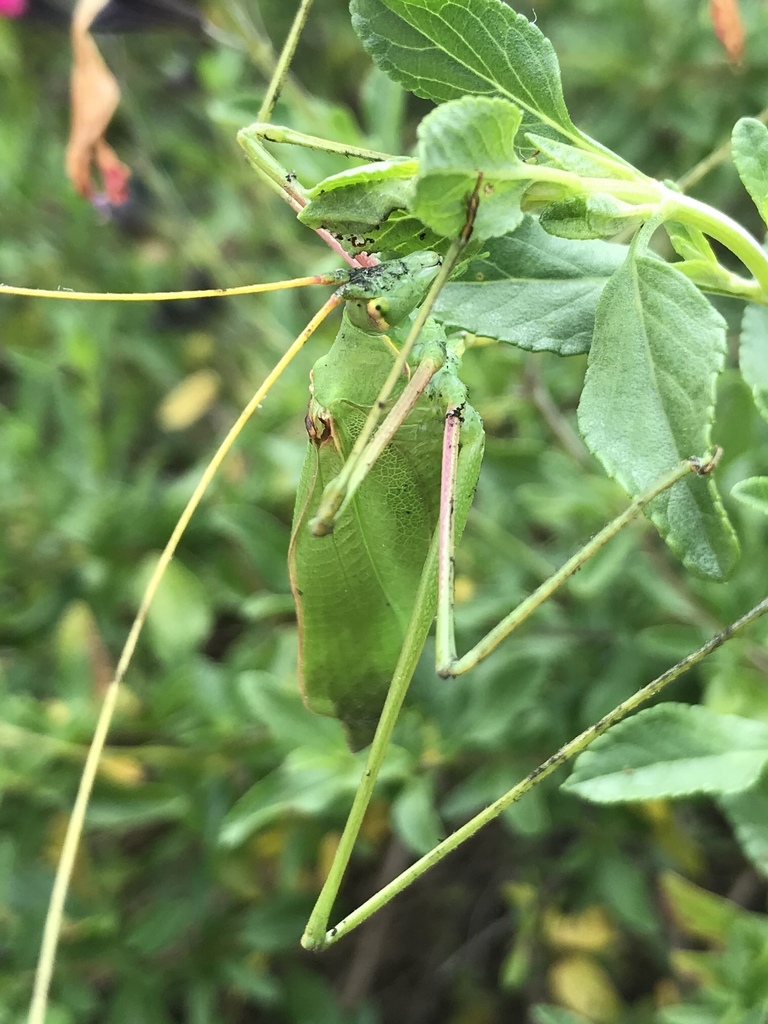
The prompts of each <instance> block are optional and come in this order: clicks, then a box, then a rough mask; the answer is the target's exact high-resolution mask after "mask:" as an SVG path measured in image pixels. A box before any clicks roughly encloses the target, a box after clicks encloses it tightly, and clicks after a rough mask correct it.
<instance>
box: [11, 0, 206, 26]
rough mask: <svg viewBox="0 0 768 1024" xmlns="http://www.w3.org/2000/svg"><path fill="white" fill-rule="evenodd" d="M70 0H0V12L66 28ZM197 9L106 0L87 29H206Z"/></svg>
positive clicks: (175, 0)
mask: <svg viewBox="0 0 768 1024" xmlns="http://www.w3.org/2000/svg"><path fill="white" fill-rule="evenodd" d="M72 8H73V4H71V3H69V4H67V3H64V2H62V3H56V2H55V0H0V16H2V17H4V18H19V19H23V20H24V21H29V22H33V23H36V24H39V25H48V26H50V27H51V28H61V29H66V28H69V24H70V21H71V18H72ZM209 28H210V26H209V23H208V20H207V19H206V18H204V17H203V15H202V14H201V13H200V11H199V10H198V9H197V8H196V7H194V6H193V5H192V4H188V3H185V2H184V0H109V2H108V3H107V5H106V6H105V7H104V8H103V9H102V10H101V11H99V13H98V14H97V15H96V17H95V18H94V20H93V22H92V23H91V32H97V33H98V32H104V33H112V32H114V33H123V32H152V31H154V30H155V29H183V30H185V31H188V32H202V33H207V32H208V31H209Z"/></svg>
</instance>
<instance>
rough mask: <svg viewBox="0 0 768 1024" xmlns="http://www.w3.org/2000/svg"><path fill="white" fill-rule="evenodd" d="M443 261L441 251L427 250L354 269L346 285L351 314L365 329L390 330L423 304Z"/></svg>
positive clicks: (370, 330) (356, 323) (373, 330)
mask: <svg viewBox="0 0 768 1024" xmlns="http://www.w3.org/2000/svg"><path fill="white" fill-rule="evenodd" d="M441 263H442V257H441V256H440V255H439V253H436V252H428V251H424V252H414V253H411V254H410V256H405V257H404V258H403V259H399V260H389V261H388V262H386V263H379V264H378V266H376V267H364V268H363V269H361V270H353V271H351V273H350V275H349V282H348V283H347V284H346V285H344V286H343V294H344V298H345V299H346V300H347V316H348V317H349V319H350V321H351V322H352V323H353V324H354V326H355V327H357V328H359V329H360V330H362V331H369V332H375V333H377V334H384V333H386V332H387V331H388V330H390V329H391V328H392V327H396V326H397V325H398V324H399V323H402V322H403V320H405V318H406V317H407V316H408V315H409V314H410V313H412V312H413V310H414V309H416V307H417V306H418V305H420V304H421V302H422V301H423V299H424V296H425V295H426V294H427V291H428V289H429V286H430V285H431V284H432V282H433V281H434V279H435V277H436V276H437V272H438V270H439V269H440V264H441Z"/></svg>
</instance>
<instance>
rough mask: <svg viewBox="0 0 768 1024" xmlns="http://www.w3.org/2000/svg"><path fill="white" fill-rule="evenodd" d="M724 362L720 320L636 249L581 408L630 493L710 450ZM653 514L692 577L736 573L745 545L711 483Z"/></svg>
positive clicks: (598, 320) (678, 494) (590, 441)
mask: <svg viewBox="0 0 768 1024" xmlns="http://www.w3.org/2000/svg"><path fill="white" fill-rule="evenodd" d="M724 357H725V323H724V321H723V319H722V317H721V316H720V314H719V313H717V312H716V311H715V310H714V309H713V308H712V306H711V305H710V304H709V302H707V300H706V299H705V298H704V297H703V296H702V295H701V294H700V292H699V291H698V290H697V289H696V288H695V287H694V285H693V284H691V283H690V281H688V280H687V278H685V277H684V276H683V275H682V274H680V273H678V271H676V270H675V269H674V267H672V266H670V265H669V264H667V263H664V262H662V261H661V260H659V259H657V258H656V257H654V256H652V255H649V254H648V255H647V254H644V253H643V252H642V251H641V252H639V253H638V251H637V249H636V248H633V249H631V250H630V254H629V256H628V257H627V259H626V261H625V262H624V264H623V265H622V266H621V267H620V268H619V270H617V271H616V273H615V274H614V276H613V277H612V278H611V280H610V281H609V282H608V284H607V285H606V287H605V289H604V291H603V294H602V296H601V297H600V301H599V303H598V307H597V313H596V316H595V333H594V338H593V341H592V347H591V349H590V353H589V367H588V369H587V377H586V381H585V384H584V391H583V393H582V397H581V402H580V403H579V425H580V428H581V432H582V434H583V436H584V439H585V441H586V442H587V445H588V447H589V448H590V450H591V451H592V452H593V454H594V455H596V456H597V458H598V459H599V460H600V462H601V463H602V464H603V466H604V467H605V469H606V470H607V472H608V473H609V474H610V475H611V476H613V477H614V478H615V479H616V480H618V481H619V483H620V484H621V485H622V487H624V489H625V490H626V491H627V492H628V493H629V494H631V495H633V496H637V495H639V494H641V493H642V492H643V491H644V490H645V489H646V488H648V487H650V486H651V485H652V484H653V483H654V481H656V480H658V479H659V478H660V477H661V476H662V475H663V474H664V473H666V472H668V470H669V469H670V468H671V467H672V466H674V465H675V464H676V463H679V462H681V461H682V460H683V459H686V458H688V457H689V456H691V455H695V454H699V453H704V452H707V451H709V450H710V449H711V447H712V440H711V428H712V422H713V418H714V406H715V384H716V381H717V376H718V374H719V373H720V371H721V369H722V367H723V361H724ZM649 515H650V518H651V519H652V520H653V522H654V524H655V526H656V528H657V529H658V530H659V532H660V533H661V534H662V536H663V537H664V539H665V540H666V541H667V543H668V544H669V546H670V547H671V548H672V550H673V551H674V552H675V553H676V554H677V555H678V557H679V558H680V559H681V560H682V561H683V563H684V564H685V565H686V566H687V567H688V568H689V569H691V570H692V571H693V572H696V573H697V574H699V575H702V576H705V577H711V578H714V579H722V578H724V577H726V576H727V575H728V574H729V573H730V572H731V571H732V569H733V566H734V564H735V562H736V559H737V557H738V545H737V541H736V537H735V535H734V533H733V529H732V527H731V525H730V523H729V522H728V519H727V517H726V514H725V511H724V509H723V507H722V503H721V501H720V498H719V497H718V494H717V491H716V489H715V486H714V482H713V480H712V479H711V478H710V477H705V478H701V477H696V478H691V477H688V478H687V479H685V480H684V481H682V482H680V483H678V484H677V485H676V486H675V487H673V488H671V490H669V491H666V492H665V493H664V494H662V495H660V496H659V497H658V498H656V499H655V500H654V501H653V502H652V503H651V505H650V506H649Z"/></svg>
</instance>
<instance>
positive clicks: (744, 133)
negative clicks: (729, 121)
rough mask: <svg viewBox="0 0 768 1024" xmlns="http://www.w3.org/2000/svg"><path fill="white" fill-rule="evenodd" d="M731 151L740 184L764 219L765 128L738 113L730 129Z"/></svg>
mask: <svg viewBox="0 0 768 1024" xmlns="http://www.w3.org/2000/svg"><path fill="white" fill-rule="evenodd" d="M731 153H732V154H733V162H734V163H735V164H736V170H737V171H738V172H739V177H740V178H741V181H742V184H743V185H744V188H745V189H746V190H747V192H749V194H750V196H751V197H752V202H753V203H754V204H755V206H756V207H757V211H758V213H759V214H760V216H761V217H762V218H763V220H764V221H765V222H766V223H768V128H766V126H765V125H764V124H763V122H762V121H758V120H757V118H755V117H742V118H741V119H740V120H739V121H737V122H736V124H735V126H734V129H733V134H732V136H731Z"/></svg>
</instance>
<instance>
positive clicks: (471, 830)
mask: <svg viewBox="0 0 768 1024" xmlns="http://www.w3.org/2000/svg"><path fill="white" fill-rule="evenodd" d="M766 612H768V597H766V598H764V599H763V600H762V601H760V602H759V604H756V605H755V607H754V608H752V609H751V610H750V611H748V612H747V613H746V614H745V615H743V616H742V617H741V618H740V619H737V620H736V622H733V623H731V625H730V626H727V627H726V629H724V630H723V632H722V633H718V634H717V636H714V637H712V638H711V639H710V640H708V641H707V642H706V643H705V644H703V645H702V646H701V647H699V649H698V650H696V651H694V652H693V653H692V654H689V655H688V656H687V657H685V658H683V659H682V661H679V662H678V663H677V664H676V665H674V666H673V667H672V668H670V669H668V670H667V671H666V672H664V673H662V675H660V676H657V678H656V679H654V680H653V681H652V682H650V683H648V685H647V686H644V687H643V688H642V689H641V690H638V691H637V693H635V694H633V696H632V697H630V698H629V699H628V700H625V701H622V703H621V704H619V705H618V706H617V707H615V708H614V709H613V711H611V712H610V714H607V715H606V716H605V717H604V718H601V719H600V720H599V721H598V722H595V724H594V725H591V726H590V727H589V728H588V729H585V730H584V732H582V733H581V734H580V735H578V736H577V737H576V738H575V739H573V740H571V742H570V743H566V744H565V746H563V747H561V748H560V750H558V751H557V753H556V754H553V755H552V757H550V758H548V759H547V760H546V761H544V762H543V763H542V764H540V765H539V767H538V768H535V769H534V770H533V771H532V772H531V773H530V775H527V776H526V777H525V778H524V779H523V780H522V782H519V783H518V784H517V785H516V786H513V787H512V789H510V790H509V791H508V792H507V793H505V794H504V796H502V797H500V798H499V799H498V800H496V801H495V802H494V803H492V804H491V805H490V806H489V807H486V808H485V810H484V811H481V812H480V814H477V815H475V817H474V818H472V819H471V820H470V821H468V822H467V823H466V825H463V826H462V827H461V828H459V829H457V830H456V831H455V832H454V833H453V834H452V835H450V836H448V838H447V839H445V840H443V842H442V843H440V844H439V846H436V847H435V848H434V850H431V851H430V852H429V853H427V854H426V855H425V856H423V857H422V858H421V859H420V860H418V861H416V863H415V864H413V865H411V867H410V868H408V869H407V870H406V871H404V872H403V873H402V874H401V875H398V877H397V878H395V879H394V880H393V881H392V882H390V883H389V885H386V886H385V887H384V888H383V889H381V890H380V891H379V892H377V893H376V895H375V896H372V897H371V899H369V900H367V901H366V902H365V903H363V904H362V905H361V906H360V907H358V908H357V910H355V911H353V912H352V913H351V914H350V915H349V916H348V917H345V918H344V919H343V920H341V921H340V922H339V924H337V925H336V927H335V928H331V930H330V931H329V932H328V934H327V935H326V939H325V943H324V946H330V945H331V944H332V943H334V942H338V940H339V939H341V938H342V937H343V936H345V935H347V934H348V933H349V932H351V931H352V930H353V929H354V928H356V927H357V926H358V925H360V924H362V923H363V922H364V921H365V920H367V919H368V918H369V917H371V915H372V914H375V913H376V911H378V910H380V909H381V908H382V907H384V906H386V904H387V903H389V901H390V900H392V899H394V897H395V896H397V895H398V894H399V893H401V892H402V891H403V890H404V889H406V888H408V886H409V885H411V884H412V883H413V882H415V881H416V880H417V879H418V878H420V877H421V875H423V874H424V873H425V872H426V871H428V870H429V869H430V868H431V867H433V866H434V865H435V864H438V863H439V862H440V861H441V860H443V859H444V858H445V857H447V856H448V854H449V853H452V852H453V851H454V850H455V849H456V848H457V847H459V846H461V844H462V843H464V842H466V840H467V839H469V838H471V837H472V836H473V835H474V834H475V833H476V832H478V831H479V830H480V829H481V828H483V826H485V825H487V824H488V823H489V822H491V821H493V820H494V818H497V817H498V816H499V815H500V814H501V813H502V811H505V810H506V809H507V808H508V807H511V806H512V804H514V803H517V801H518V800H520V799H521V797H523V796H525V794H526V793H528V792H529V791H530V790H531V789H533V788H534V786H537V785H538V784H539V783H540V782H542V781H543V780H544V779H546V778H547V777H548V776H550V775H551V774H552V773H553V772H554V771H556V770H557V769H558V768H560V767H562V766H563V765H564V764H566V763H567V762H568V761H570V760H571V758H573V757H575V756H576V755H577V754H580V753H581V752H582V751H583V750H585V749H586V748H587V747H588V746H589V745H590V743H592V742H593V741H594V740H596V739H597V737H598V736H601V735H602V734H603V733H604V732H606V731H607V730H608V729H610V728H611V726H613V725H616V724H617V722H620V721H621V720H622V719H623V718H626V716H627V715H629V714H631V713H632V712H633V711H636V710H637V709H638V708H640V707H641V706H642V705H643V704H646V703H647V702H648V701H649V700H651V698H652V697H655V696H656V695H657V694H659V693H661V691H662V690H663V689H664V688H665V687H667V686H669V684H670V683H673V682H674V681H675V680H676V679H679V677H680V676H681V675H683V674H684V673H685V672H687V671H688V670H689V669H691V668H693V667H694V665H698V663H699V662H700V661H703V659H704V658H706V657H707V655H709V654H711V653H712V652H713V651H715V650H716V649H717V648H718V647H720V646H721V645H722V644H724V643H725V642H726V641H727V640H729V639H730V638H731V637H732V636H735V635H736V634H737V633H738V632H740V631H741V630H742V629H744V628H746V627H747V626H749V625H750V624H751V623H753V622H755V621H756V620H757V619H758V618H760V616H761V615H764V614H765V613H766Z"/></svg>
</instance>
